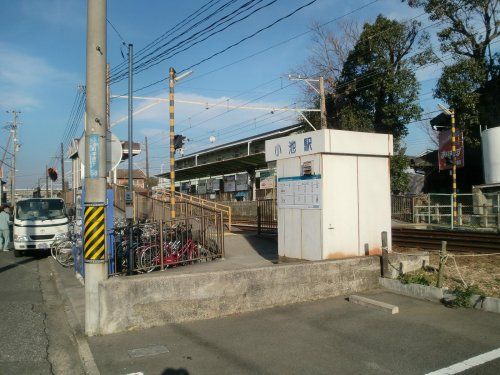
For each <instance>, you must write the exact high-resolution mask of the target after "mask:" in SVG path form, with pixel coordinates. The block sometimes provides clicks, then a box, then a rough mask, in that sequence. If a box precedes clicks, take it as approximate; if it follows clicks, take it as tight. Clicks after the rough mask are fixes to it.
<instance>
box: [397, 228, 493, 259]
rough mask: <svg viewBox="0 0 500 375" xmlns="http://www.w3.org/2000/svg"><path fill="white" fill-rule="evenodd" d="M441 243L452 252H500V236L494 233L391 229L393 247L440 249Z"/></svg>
mask: <svg viewBox="0 0 500 375" xmlns="http://www.w3.org/2000/svg"><path fill="white" fill-rule="evenodd" d="M441 241H447V242H448V249H449V250H452V251H471V252H478V253H498V252H500V235H499V234H496V233H480V232H466V231H460V230H455V231H450V230H430V229H414V228H393V229H392V243H393V244H394V245H399V246H405V247H416V248H422V249H440V248H441Z"/></svg>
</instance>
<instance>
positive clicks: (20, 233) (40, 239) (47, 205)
mask: <svg viewBox="0 0 500 375" xmlns="http://www.w3.org/2000/svg"><path fill="white" fill-rule="evenodd" d="M68 223H69V219H68V216H67V214H66V206H65V204H64V201H63V200H62V199H60V198H29V199H23V200H20V201H18V202H17V203H16V208H15V211H14V255H15V256H16V257H20V256H22V255H24V253H25V252H26V251H30V252H31V251H37V252H41V251H44V250H47V249H50V247H51V246H52V243H53V242H54V241H56V240H65V239H67V237H68Z"/></svg>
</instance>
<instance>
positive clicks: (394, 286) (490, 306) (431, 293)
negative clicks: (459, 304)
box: [378, 277, 500, 314]
mask: <svg viewBox="0 0 500 375" xmlns="http://www.w3.org/2000/svg"><path fill="white" fill-rule="evenodd" d="M378 282H379V284H380V285H381V286H382V287H384V288H386V289H389V290H391V291H393V292H396V293H399V294H403V295H405V296H409V297H414V298H419V299H424V300H427V301H432V302H441V301H442V300H443V299H448V300H452V299H454V298H455V296H454V295H453V294H452V293H449V292H448V291H447V290H446V289H442V288H436V287H435V286H427V285H420V284H402V283H401V282H400V281H399V280H394V279H386V278H383V277H380V278H379V279H378ZM470 301H471V305H472V308H474V309H477V310H482V311H487V312H492V313H497V314H500V298H495V297H481V296H478V295H473V296H472V297H471V299H470Z"/></svg>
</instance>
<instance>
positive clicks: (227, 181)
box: [224, 175, 236, 193]
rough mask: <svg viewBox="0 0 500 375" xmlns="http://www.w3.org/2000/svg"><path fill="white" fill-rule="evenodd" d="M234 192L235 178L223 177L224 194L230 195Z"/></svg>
mask: <svg viewBox="0 0 500 375" xmlns="http://www.w3.org/2000/svg"><path fill="white" fill-rule="evenodd" d="M234 191H236V178H235V176H234V175H232V176H224V192H225V193H231V192H234Z"/></svg>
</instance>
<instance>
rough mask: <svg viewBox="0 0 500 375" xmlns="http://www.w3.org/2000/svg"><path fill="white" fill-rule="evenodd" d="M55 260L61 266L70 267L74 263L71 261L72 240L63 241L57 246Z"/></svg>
mask: <svg viewBox="0 0 500 375" xmlns="http://www.w3.org/2000/svg"><path fill="white" fill-rule="evenodd" d="M56 260H57V261H58V262H59V263H60V264H61V265H62V266H63V267H72V266H73V265H74V261H73V242H71V241H63V242H61V243H60V244H59V245H58V246H57V250H56Z"/></svg>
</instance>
